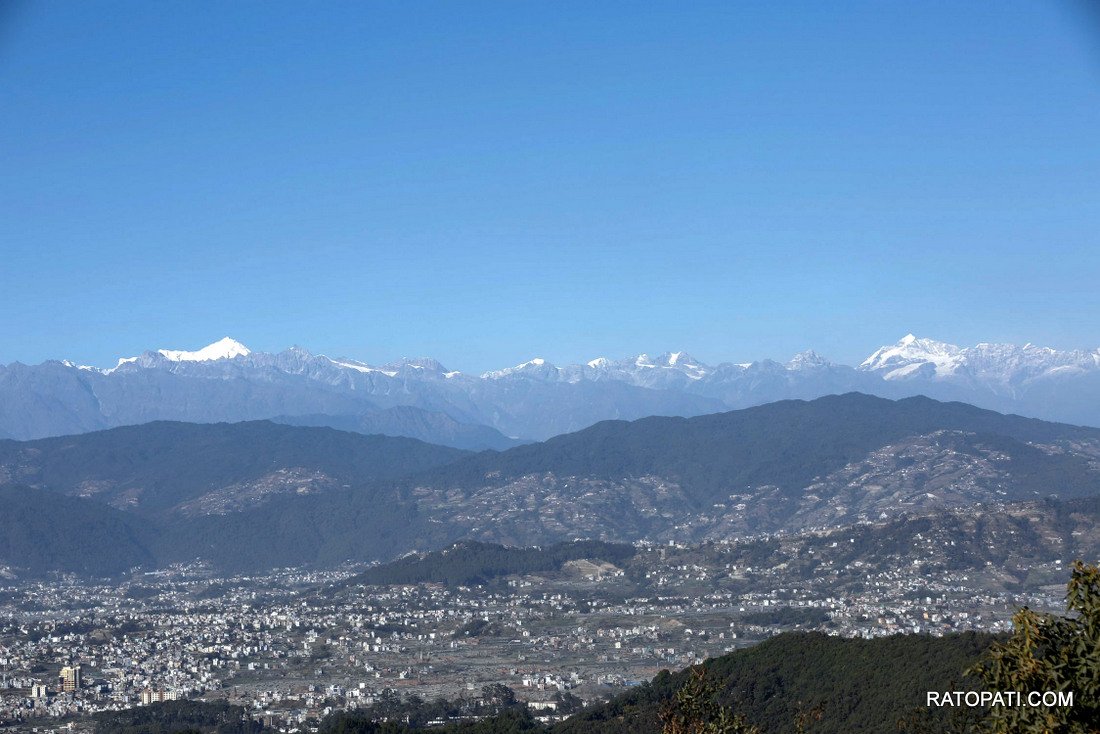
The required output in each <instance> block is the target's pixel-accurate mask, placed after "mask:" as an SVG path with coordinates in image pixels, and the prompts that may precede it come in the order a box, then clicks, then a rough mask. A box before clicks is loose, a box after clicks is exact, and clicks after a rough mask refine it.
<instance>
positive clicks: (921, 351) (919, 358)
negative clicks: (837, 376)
mask: <svg viewBox="0 0 1100 734" xmlns="http://www.w3.org/2000/svg"><path fill="white" fill-rule="evenodd" d="M962 351H963V350H961V349H960V348H959V347H957V346H955V345H954V344H946V343H944V342H938V341H935V340H933V339H921V338H918V337H916V336H914V335H913V334H906V335H905V336H904V337H902V338H901V339H900V340H899V341H898V343H897V344H894V345H893V346H889V347H882V348H881V349H878V350H877V351H875V353H874V354H872V355H871V356H870V357H868V358H867V359H865V360H863V363H862V364H860V366H859V367H860V369H862V370H873V371H876V372H884V373H885V374H883V378H885V379H887V380H890V379H895V378H898V377H904V376H906V375H909V374H912V373H914V372H915V371H917V370H920V369H922V368H924V365H932V366H931V367H929V368H924V369H931V370H933V371H934V373H935V374H936V376H937V377H944V376H946V375H950V374H953V373H954V372H955V370H957V369H958V368H959V366H960V365H961V363H962V362H961V360H960V355H961V353H962Z"/></svg>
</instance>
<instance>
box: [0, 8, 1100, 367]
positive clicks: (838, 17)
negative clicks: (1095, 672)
mask: <svg viewBox="0 0 1100 734" xmlns="http://www.w3.org/2000/svg"><path fill="white" fill-rule="evenodd" d="M3 7H4V11H3V12H2V13H0V258H2V260H0V307H2V308H3V318H2V319H0V362H4V363H6V362H10V361H13V360H21V361H24V362H32V363H33V362H38V361H41V360H44V359H47V358H62V357H65V358H71V359H74V360H79V361H81V362H84V363H91V364H97V365H108V364H113V362H114V360H115V358H116V357H117V356H120V355H129V354H135V353H138V352H140V351H141V350H143V349H146V348H159V347H172V348H198V347H200V346H202V345H204V344H206V343H208V342H210V341H213V340H215V339H217V338H220V337H222V336H224V335H232V336H234V337H235V338H237V339H240V340H241V341H243V342H245V343H246V344H248V345H249V346H251V347H252V348H254V349H263V350H278V349H282V348H284V347H287V346H289V345H291V344H295V343H296V344H301V345H303V346H306V347H309V348H311V349H313V350H314V351H318V352H323V353H327V354H330V355H347V356H352V357H359V358H362V359H366V360H368V361H374V362H382V361H385V360H388V359H390V358H394V357H398V356H402V355H422V354H423V355H433V356H436V357H438V358H439V359H440V360H442V361H443V362H444V363H445V364H447V365H448V366H450V367H452V368H455V369H463V370H470V371H475V370H480V369H485V368H490V367H499V366H503V365H508V364H513V363H516V362H519V361H522V360H524V359H527V358H530V357H532V356H536V355H538V356H543V357H546V358H548V359H551V360H553V361H556V362H568V361H573V360H580V359H590V358H592V357H595V356H598V355H606V356H610V357H619V356H626V355H629V354H634V353H637V352H640V351H649V352H660V351H663V350H665V349H686V350H688V351H689V352H692V353H693V354H695V355H696V356H697V357H699V358H701V359H703V360H705V361H710V362H717V361H720V360H725V359H732V360H737V361H741V360H748V359H753V358H761V357H768V356H770V357H775V358H787V357H789V356H790V355H791V354H793V353H794V352H796V351H799V350H801V349H803V348H807V347H813V348H815V349H817V350H818V351H820V352H822V353H824V354H825V355H827V356H829V357H832V358H834V359H837V360H841V361H852V360H856V359H860V358H862V357H863V356H865V355H866V354H867V353H869V352H870V351H871V350H872V349H873V348H875V347H877V346H878V345H880V344H882V343H889V342H893V341H895V340H896V339H898V338H900V337H901V336H903V335H904V334H905V333H906V332H908V331H912V332H915V333H917V334H920V335H923V336H931V337H935V338H939V339H943V340H947V341H954V342H956V343H964V344H965V343H975V342H978V341H1015V342H1021V343H1022V342H1025V341H1032V342H1036V343H1043V344H1049V345H1052V346H1057V347H1096V346H1100V22H1098V21H1100V18H1098V16H1097V15H1096V14H1094V13H1091V11H1089V10H1087V9H1086V8H1087V4H1086V3H1074V2H1070V1H1062V0H1031V1H1029V2H1015V1H1012V0H1006V1H1002V2H987V1H985V0H982V1H981V2H960V1H959V0H951V1H950V2H935V1H930V0H919V1H915V2H881V1H880V0H876V1H873V2H866V3H862V2H842V3H821V2H806V3H785V2H783V3H762V2H761V3H757V2H753V3H738V2H717V3H703V2H699V3H683V2H675V3H667V4H666V3H622V4H619V3H613V2H595V3H594V2H588V1H585V2H541V3H536V2H500V3H477V2H440V3H419V2H392V3H377V2H374V3H372V2H367V3H346V4H343V3H325V2H317V3H314V2H308V3H307V2H287V3H282V2H244V1H241V2H229V3H224V2H209V3H200V2H191V1H188V2H177V3H173V2H155V3H150V2H145V1H144V0H143V1H140V2H69V1H56V2H23V3H11V2H7V3H4V5H3Z"/></svg>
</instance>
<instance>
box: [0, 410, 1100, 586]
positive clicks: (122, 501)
mask: <svg viewBox="0 0 1100 734" xmlns="http://www.w3.org/2000/svg"><path fill="white" fill-rule="evenodd" d="M1098 457H1100V429H1089V428H1081V427H1075V426H1068V425H1062V424H1054V423H1047V422H1044V421H1039V420H1036V419H1029V418H1022V417H1019V416H1006V415H1001V414H998V413H994V412H992V411H987V410H981V409H978V408H975V407H973V406H968V405H963V404H958V403H940V402H937V401H934V400H931V399H928V398H908V399H905V400H901V401H890V400H885V399H882V398H876V397H872V396H868V395H861V394H849V395H842V396H831V397H826V398H820V399H817V400H814V401H810V402H805V401H783V402H779V403H773V404H769V405H764V406H758V407H755V408H749V409H744V410H740V411H733V412H728V413H723V414H716V415H706V416H699V417H696V418H659V417H651V418H647V419H643V420H638V421H634V422H624V421H607V422H603V423H600V424H597V425H595V426H592V427H590V428H588V429H585V430H583V431H580V432H577V433H574V434H569V435H564V436H559V437H556V438H554V439H551V440H548V441H546V442H543V443H540V444H531V445H525V446H519V447H516V448H513V449H509V450H507V451H504V452H493V451H487V452H482V453H478V454H472V453H469V452H463V451H460V450H457V449H451V448H445V447H440V446H432V445H430V444H425V443H423V442H420V441H416V440H413V439H407V438H392V437H386V436H363V435H358V434H355V433H348V432H341V431H336V430H332V429H329V428H311V427H294V426H286V425H279V424H275V423H270V422H266V421H259V422H249V423H241V424H213V425H211V424H184V423H170V422H167V423H154V424H149V425H142V426H133V427H126V428H118V429H112V430H109V431H102V432H96V433H91V434H85V435H76V436H66V437H61V438H52V439H40V440H38V441H32V442H15V441H3V442H0V487H2V488H4V490H5V492H6V496H7V497H8V498H9V500H10V501H11V502H12V503H13V506H18V507H23V508H24V510H23V511H24V512H28V511H30V509H29V508H32V507H33V506H34V504H35V503H36V502H37V501H38V500H36V499H35V498H42V497H47V498H48V499H49V501H50V506H51V510H50V512H51V513H54V514H56V515H57V516H58V517H59V520H58V522H59V526H61V527H66V528H69V529H70V531H71V532H72V533H76V534H77V535H86V536H87V537H90V538H106V537H109V534H108V535H105V533H104V531H103V529H102V528H103V527H104V526H106V525H110V524H111V523H116V524H117V523H122V525H123V526H125V527H126V528H127V530H126V532H127V533H129V534H130V536H132V537H134V538H137V539H139V540H140V539H144V538H147V539H148V543H147V544H146V542H145V541H144V540H141V541H140V542H138V541H135V544H133V548H132V552H129V553H127V554H124V556H122V557H120V556H119V554H118V553H117V552H116V549H115V548H114V547H113V545H112V544H110V543H106V544H104V545H103V546H102V547H95V546H96V545H97V544H96V543H95V542H93V543H92V546H93V548H84V549H83V552H82V553H81V557H80V558H78V559H77V558H69V557H68V555H67V554H70V553H71V551H53V550H50V549H46V550H45V551H43V549H34V548H28V547H27V544H28V543H32V542H33V540H32V539H30V538H28V537H27V536H26V535H25V534H20V532H19V531H17V530H16V529H14V528H11V527H9V528H8V529H7V530H6V531H4V532H7V533H8V536H7V537H5V538H0V551H2V552H3V553H5V554H7V555H5V556H4V557H0V563H2V564H5V565H11V566H13V567H16V568H22V569H32V568H34V569H40V568H41V567H42V563H40V562H37V561H36V562H33V563H32V562H31V561H32V560H33V559H35V558H41V557H43V553H45V557H46V558H51V559H53V562H55V563H56V564H57V568H61V569H66V570H77V571H82V572H88V573H91V572H93V571H92V570H89V569H100V570H101V571H103V572H107V571H109V570H111V569H114V570H117V569H118V568H119V567H120V565H125V564H126V563H130V562H132V561H133V560H134V559H145V560H144V561H140V562H144V563H147V564H163V563H169V562H186V561H190V560H195V559H203V560H206V561H208V562H211V563H213V564H214V565H216V566H219V567H222V568H229V569H233V570H253V569H262V568H271V567H277V566H286V565H320V566H330V565H335V564H340V563H342V562H345V561H355V562H365V561H373V560H386V559H388V558H392V557H394V556H396V555H400V554H401V553H404V552H407V551H410V550H422V551H423V550H432V549H434V548H440V547H444V546H445V545H446V544H448V543H453V542H455V541H457V540H460V539H464V538H467V539H473V540H479V541H484V542H494V543H505V544H508V545H521V546H527V545H535V544H550V543H556V542H561V541H566V540H573V539H577V538H589V539H592V540H601V541H608V542H633V541H637V540H651V541H666V540H677V541H692V542H694V541H704V540H709V539H729V538H736V537H747V536H752V535H754V534H759V533H761V532H776V531H783V532H801V531H803V530H806V529H815V528H837V527H843V526H848V525H851V524H853V523H861V522H888V521H891V520H894V519H897V518H900V517H904V516H911V515H914V514H927V513H935V512H941V511H958V510H960V509H962V510H965V509H966V508H973V507H976V506H978V505H993V504H1005V503H1012V502H1034V501H1037V500H1042V499H1043V498H1046V497H1048V496H1057V497H1059V498H1061V499H1062V500H1065V499H1069V498H1074V497H1096V496H1100V462H1098V461H1097V459H1098ZM44 491H46V492H47V493H48V495H43V494H41V493H42V492H44ZM89 507H96V508H102V510H97V511H96V512H94V513H91V512H89V511H88V508H89ZM104 513H106V514H104ZM81 528H86V532H85V531H84V530H81ZM61 547H63V548H64V547H67V546H64V545H62V546H61ZM97 555H101V556H102V558H99V559H98V560H96V557H97Z"/></svg>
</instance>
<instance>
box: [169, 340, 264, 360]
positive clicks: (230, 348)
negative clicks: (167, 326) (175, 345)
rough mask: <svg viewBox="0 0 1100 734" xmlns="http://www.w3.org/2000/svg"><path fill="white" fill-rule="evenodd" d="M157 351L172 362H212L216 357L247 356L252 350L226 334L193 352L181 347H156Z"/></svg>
mask: <svg viewBox="0 0 1100 734" xmlns="http://www.w3.org/2000/svg"><path fill="white" fill-rule="evenodd" d="M157 353H158V354H160V356H162V357H164V358H165V359H167V360H170V361H172V362H213V361H215V360H218V359H233V358H234V357H247V356H248V355H249V354H251V353H252V350H251V349H249V348H248V347H246V346H245V345H244V344H241V343H240V342H239V341H236V340H235V339H230V338H229V337H228V336H227V337H224V338H222V339H219V340H218V341H216V342H214V343H213V344H207V345H206V346H205V347H203V348H202V349H199V350H198V351H195V352H187V351H184V350H182V349H158V350H157Z"/></svg>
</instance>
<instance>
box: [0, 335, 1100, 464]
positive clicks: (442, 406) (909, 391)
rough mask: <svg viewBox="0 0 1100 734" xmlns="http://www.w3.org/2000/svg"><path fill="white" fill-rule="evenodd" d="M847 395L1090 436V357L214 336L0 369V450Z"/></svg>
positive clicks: (1002, 347)
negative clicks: (330, 349) (460, 359)
mask: <svg viewBox="0 0 1100 734" xmlns="http://www.w3.org/2000/svg"><path fill="white" fill-rule="evenodd" d="M852 391H859V392H865V393H870V394H874V395H880V396H883V397H890V398H898V397H905V396H908V395H916V394H924V395H928V396H930V397H934V398H937V399H941V400H960V401H964V402H968V403H972V404H975V405H978V406H981V407H986V408H992V409H994V410H1000V411H1003V412H1015V413H1020V414H1023V415H1029V416H1034V417H1040V418H1044V419H1047V420H1059V421H1064V422H1070V423H1080V424H1086V425H1100V349H1097V350H1093V351H1084V350H1077V351H1058V350H1054V349H1049V348H1042V347H1036V346H1034V345H1031V344H1026V345H1024V346H1015V345H1010V344H978V345H976V346H973V347H959V346H955V345H952V344H946V343H943V342H938V341H934V340H932V339H923V338H917V337H916V336H913V335H912V334H909V335H907V336H905V337H904V338H903V339H901V340H900V341H898V342H897V343H896V344H893V345H890V346H884V347H882V348H880V349H878V350H876V351H875V352H874V353H872V354H871V355H870V356H869V357H868V358H867V359H866V360H864V361H863V362H862V363H861V364H860V365H858V366H857V367H851V366H846V365H841V364H836V363H833V362H830V361H829V360H827V359H825V358H823V357H821V356H820V355H818V354H816V353H815V352H812V351H806V352H802V353H801V354H798V355H796V356H795V357H793V358H792V359H791V360H790V361H788V362H786V363H780V362H776V361H772V360H767V359H765V360H759V361H754V362H743V363H735V362H724V363H721V364H717V365H707V364H705V363H703V362H700V361H699V360H697V359H695V358H693V357H691V356H690V355H689V354H687V353H685V352H682V351H678V352H666V353H664V354H661V355H658V356H650V355H648V354H639V355H636V356H633V357H627V358H625V359H610V358H607V357H597V358H595V359H592V360H590V361H588V362H585V363H583V364H570V365H564V366H557V365H554V364H551V363H550V362H549V361H547V360H546V359H543V358H534V359H531V360H528V361H526V362H523V363H522V364H519V365H516V366H514V367H508V368H504V369H500V370H493V371H489V372H485V373H483V374H481V375H474V374H467V373H463V372H460V371H455V370H449V369H447V368H446V367H444V366H443V365H442V364H440V363H439V362H438V361H436V360H434V359H430V358H414V359H401V360H397V361H391V362H387V363H384V364H380V365H378V364H373V363H369V362H365V361H361V360H358V359H353V358H349V357H329V356H326V355H320V354H312V353H311V352H309V351H308V350H306V349H303V348H301V347H291V348H290V349H287V350H285V351H282V352H278V353H274V354H272V353H266V352H255V351H252V350H250V349H249V348H248V347H246V346H245V345H244V344H242V343H240V342H238V341H235V340H233V339H231V338H229V337H226V338H224V339H221V340H219V341H216V342H214V343H213V344H210V345H208V346H206V347H203V348H201V349H197V350H194V351H189V350H181V349H157V350H150V351H147V352H144V353H142V354H140V355H138V356H135V357H124V358H121V359H119V360H118V363H117V364H116V365H115V366H113V367H110V368H108V369H99V368H93V367H88V366H86V365H77V364H74V363H72V362H68V361H65V362H56V361H50V362H45V363H43V364H40V365H36V366H27V365H23V364H19V363H14V364H12V365H8V366H7V367H0V437H4V436H6V437H10V438H20V439H25V438H37V437H42V436H50V435H60V434H65V433H79V432H83V431H89V430H96V429H100V428H108V427H112V426H118V425H125V424H131V423H142V422H147V421H151V420H185V421H196V422H210V421H239V420H251V419H258V418H272V417H280V418H281V419H282V420H288V419H290V418H293V417H294V416H303V417H305V416H308V417H309V420H310V421H313V422H314V423H317V422H321V421H322V420H323V419H322V418H321V417H323V416H332V417H333V421H330V423H331V424H332V425H341V426H344V425H359V426H374V427H378V426H396V427H393V428H390V429H387V430H392V431H395V432H398V433H400V432H401V431H402V430H405V429H402V428H401V426H402V425H408V426H411V425H414V424H415V425H417V426H418V428H417V431H419V432H418V433H416V434H415V435H416V436H417V437H421V438H424V437H426V436H427V437H428V438H431V434H425V433H424V431H425V430H426V429H425V428H424V427H425V426H429V427H431V426H444V425H445V426H447V429H446V430H447V434H446V435H447V436H454V435H457V433H456V431H457V430H458V429H456V427H455V425H454V424H458V425H459V426H462V425H466V426H471V427H489V428H491V429H495V431H498V432H500V433H501V434H504V435H501V436H500V437H499V440H498V441H496V442H495V443H494V442H493V441H490V442H488V443H486V444H484V445H486V446H487V447H491V446H495V445H498V444H499V445H506V444H507V441H508V439H507V438H505V436H508V437H512V438H519V439H543V438H548V437H550V436H553V435H556V434H559V433H565V432H568V431H574V430H578V429H581V428H584V427H586V426H588V425H591V424H592V423H595V422H597V421H600V420H606V419H610V418H618V419H634V418H640V417H644V416H647V415H679V416H692V415H699V414H703V413H712V412H719V411H723V410H729V409H733V408H742V407H748V406H751V405H759V404H762V403H767V402H773V401H775V400H782V399H789V398H798V399H812V398H815V397H819V396H821V395H827V394H833V393H844V392H852ZM396 407H407V408H408V409H409V410H411V411H424V412H425V414H431V415H434V416H436V417H435V418H430V417H428V416H427V415H425V417H424V418H423V419H418V420H412V419H411V418H410V413H409V412H408V411H406V412H405V413H403V414H401V415H402V420H401V421H394V420H392V419H386V420H383V419H382V417H380V416H379V417H373V418H372V417H370V416H372V415H374V414H376V413H379V412H380V411H387V410H390V409H393V408H396ZM386 415H388V416H392V415H393V413H392V412H391V413H388V414H386ZM409 430H411V429H409ZM400 435H404V434H400ZM469 435H473V436H485V435H486V434H484V432H480V433H479V432H477V431H474V432H472V433H470V434H469ZM440 440H445V439H440ZM463 440H470V439H469V438H468V437H467V438H464V439H463ZM477 440H479V441H480V440H482V439H481V438H478V439H477Z"/></svg>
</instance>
